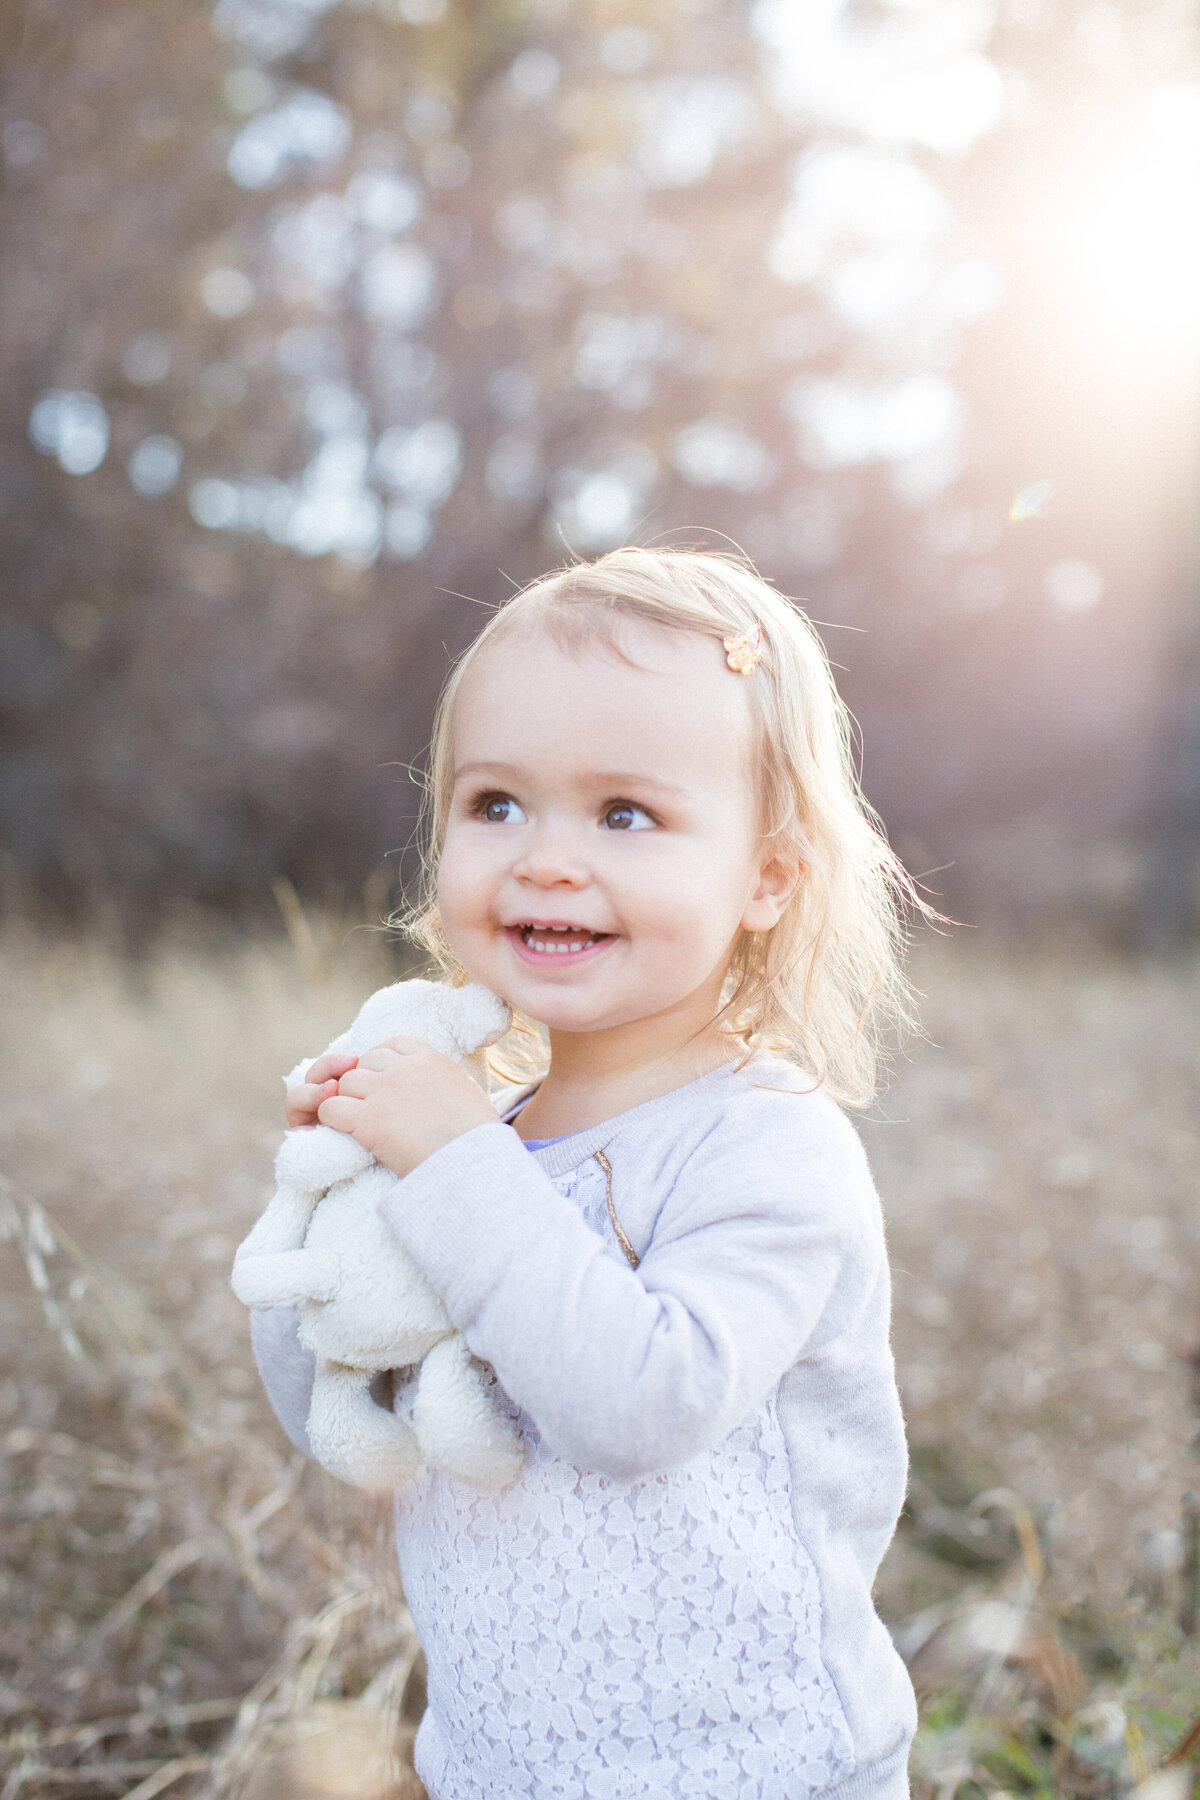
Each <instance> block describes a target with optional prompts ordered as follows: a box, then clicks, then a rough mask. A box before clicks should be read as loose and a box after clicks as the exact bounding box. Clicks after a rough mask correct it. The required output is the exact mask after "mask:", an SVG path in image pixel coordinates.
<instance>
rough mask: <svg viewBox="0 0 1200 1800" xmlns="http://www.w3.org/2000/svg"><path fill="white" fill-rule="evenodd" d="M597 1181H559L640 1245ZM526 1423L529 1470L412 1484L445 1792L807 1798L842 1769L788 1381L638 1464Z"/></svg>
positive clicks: (844, 1760) (426, 1745)
mask: <svg viewBox="0 0 1200 1800" xmlns="http://www.w3.org/2000/svg"><path fill="white" fill-rule="evenodd" d="M595 1185H596V1184H595V1183H594V1182H593V1181H592V1180H591V1179H590V1178H589V1177H588V1175H587V1171H586V1168H585V1169H584V1170H580V1171H576V1172H575V1173H574V1175H573V1176H572V1177H569V1178H567V1179H566V1180H564V1181H563V1182H562V1183H561V1184H560V1186H561V1187H562V1189H563V1190H564V1191H566V1192H568V1193H569V1194H572V1195H573V1197H574V1198H575V1199H576V1201H577V1203H578V1204H579V1205H580V1209H581V1211H582V1213H583V1215H584V1217H585V1219H587V1221H588V1223H589V1224H590V1225H591V1226H592V1228H593V1229H594V1230H596V1231H597V1232H600V1233H602V1234H603V1235H604V1237H605V1240H606V1243H608V1244H609V1248H610V1249H611V1250H612V1251H613V1253H614V1254H616V1255H617V1256H620V1255H621V1251H620V1249H619V1246H617V1244H616V1242H615V1240H612V1241H611V1242H610V1241H609V1240H610V1239H611V1238H612V1234H611V1228H610V1227H609V1225H608V1221H607V1217H606V1212H605V1202H604V1189H603V1181H602V1178H601V1183H600V1188H599V1199H598V1206H597V1204H596V1200H597V1197H596V1194H595V1193H594V1192H593V1189H594V1188H595ZM522 1424H523V1425H524V1427H525V1429H526V1435H527V1439H528V1447H527V1458H526V1465H525V1470H524V1473H523V1475H522V1477H521V1479H520V1480H519V1481H518V1482H517V1484H516V1486H515V1487H513V1488H510V1489H508V1490H507V1491H506V1492H504V1493H501V1494H479V1493H476V1492H474V1491H473V1490H471V1489H469V1488H467V1487H465V1486H463V1485H462V1484H460V1483H458V1482H456V1481H453V1480H451V1479H448V1478H446V1477H444V1476H439V1475H433V1474H426V1475H424V1476H423V1477H422V1478H421V1479H420V1480H419V1481H418V1482H416V1483H414V1484H413V1485H412V1486H411V1487H410V1488H408V1489H406V1490H405V1491H404V1492H403V1493H402V1494H401V1495H400V1496H399V1497H398V1501H397V1530H398V1539H399V1548H400V1560H401V1566H402V1571H403V1576H404V1585H405V1591H406V1593H407V1596H408V1600H409V1604H410V1606H411V1608H412V1612H413V1617H414V1620H415V1622H416V1625H417V1629H418V1631H419V1633H420V1636H421V1641H422V1643H423V1645H424V1647H425V1652H426V1656H427V1659H428V1664H429V1711H428V1713H427V1715H426V1719H425V1722H424V1724H423V1726H422V1729H421V1740H420V1746H419V1749H420V1752H421V1754H420V1764H421V1770H422V1774H423V1775H424V1778H425V1780H426V1781H427V1782H428V1783H429V1784H430V1787H431V1791H432V1792H433V1793H434V1794H436V1796H437V1800H478V1796H479V1795H481V1794H486V1795H487V1796H488V1800H509V1796H517V1795H522V1796H529V1797H530V1800H541V1797H542V1796H546V1797H549V1796H554V1797H555V1800H650V1797H654V1796H668V1795H670V1796H685V1795H686V1796H696V1797H697V1800H802V1797H803V1796H806V1795H810V1794H812V1793H814V1792H817V1791H819V1790H821V1789H822V1788H826V1787H828V1786H830V1785H832V1784H833V1783H834V1782H836V1781H838V1780H840V1779H842V1778H844V1777H845V1776H846V1775H847V1774H848V1773H849V1772H850V1770H851V1768H852V1766H853V1750H852V1746H851V1742H850V1736H849V1731H848V1729H847V1725H846V1720H845V1715H844V1713H843V1711H842V1707H841V1702H840V1700H839V1698H838V1695H837V1692H836V1690H835V1688H834V1686H833V1684H832V1682H831V1681H830V1679H829V1676H828V1674H827V1673H826V1671H825V1669H824V1667H823V1665H822V1662H821V1656H820V1626H821V1618H820V1604H821V1603H820V1594H819V1592H818V1584H817V1577H816V1571H815V1569H814V1567H813V1564H812V1561H811V1558H810V1557H809V1555H808V1553H807V1551H806V1550H805V1549H804V1547H803V1545H802V1544H801V1543H800V1542H799V1540H798V1539H797V1537H796V1533H795V1528H794V1525H793V1522H792V1515H791V1505H790V1500H789V1495H788V1463H787V1452H786V1446H785V1444H784V1440H783V1434H782V1431H781V1430H780V1426H779V1422H778V1419H777V1418H776V1416H775V1407H774V1401H773V1399H771V1400H768V1402H767V1403H766V1404H765V1405H764V1406H763V1407H762V1408H761V1409H760V1410H759V1412H758V1413H757V1414H755V1415H754V1416H753V1417H752V1418H751V1419H749V1420H747V1421H746V1423H745V1424H744V1425H742V1426H741V1427H740V1428H739V1429H738V1430H737V1431H735V1432H733V1433H732V1434H731V1435H730V1436H729V1437H727V1438H726V1439H725V1441H724V1442H723V1443H722V1444H720V1445H718V1447H717V1448H716V1449H715V1450H713V1451H711V1452H709V1453H707V1454H705V1455H702V1456H698V1457H695V1458H694V1459H693V1460H692V1461H691V1462H690V1463H688V1464H687V1465H685V1466H684V1467H683V1468H682V1469H678V1470H675V1471H673V1472H672V1473H670V1474H667V1475H659V1476H655V1477H653V1478H652V1479H650V1480H647V1481H642V1482H634V1483H627V1482H621V1481H614V1480H611V1479H610V1478H609V1477H607V1476H604V1475H601V1474H598V1473H596V1472H594V1471H584V1470H580V1469H576V1468H574V1467H573V1466H571V1465H570V1464H568V1463H565V1462H563V1461H561V1460H559V1459H558V1458H556V1457H554V1456H552V1455H551V1454H550V1452H549V1451H548V1450H547V1449H546V1447H545V1446H544V1445H543V1444H542V1443H541V1442H540V1440H539V1439H538V1437H537V1434H536V1432H535V1431H534V1430H533V1428H532V1425H531V1424H530V1423H529V1421H527V1420H523V1421H522Z"/></svg>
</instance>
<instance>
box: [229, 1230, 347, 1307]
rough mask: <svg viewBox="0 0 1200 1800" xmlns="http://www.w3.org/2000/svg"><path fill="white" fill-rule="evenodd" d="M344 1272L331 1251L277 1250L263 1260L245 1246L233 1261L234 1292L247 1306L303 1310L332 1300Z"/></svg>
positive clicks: (266, 1254) (262, 1257)
mask: <svg viewBox="0 0 1200 1800" xmlns="http://www.w3.org/2000/svg"><path fill="white" fill-rule="evenodd" d="M340 1276H341V1271H340V1269H339V1267H338V1264H337V1260H336V1258H334V1257H332V1256H330V1254H329V1252H328V1251H327V1250H277V1251H274V1252H270V1251H269V1252H266V1253H264V1254H263V1255H261V1256H256V1255H254V1253H253V1252H250V1253H247V1251H246V1246H245V1245H244V1244H243V1245H242V1248H241V1249H240V1250H239V1251H238V1253H237V1255H236V1256H235V1257H234V1259H233V1277H232V1285H233V1291H234V1293H235V1294H236V1295H237V1297H238V1299H239V1300H240V1301H241V1303H242V1305H243V1306H299V1305H300V1303H301V1301H303V1300H313V1301H325V1300H332V1299H333V1297H334V1295H335V1294H336V1293H337V1290H338V1282H339V1279H340Z"/></svg>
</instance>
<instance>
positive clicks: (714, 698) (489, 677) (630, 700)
mask: <svg viewBox="0 0 1200 1800" xmlns="http://www.w3.org/2000/svg"><path fill="white" fill-rule="evenodd" d="M745 687H746V678H745V677H744V676H741V675H735V674H733V673H732V672H731V671H730V670H729V668H728V667H727V666H726V663H725V654H724V651H723V649H722V647H721V644H720V641H719V640H718V639H717V638H715V637H714V638H708V637H702V636H700V635H699V634H697V633H694V632H683V631H671V630H668V629H665V628H663V627H659V626H655V625H652V624H648V623H645V622H643V621H641V620H637V619H621V620H620V621H619V622H615V629H614V632H613V641H611V642H610V641H608V640H607V639H606V638H605V637H602V636H597V637H596V638H594V639H592V640H589V641H587V642H585V643H584V644H581V645H580V646H578V647H573V648H571V649H565V648H563V647H561V646H560V645H559V644H558V643H556V642H555V640H554V638H553V637H552V636H551V634H550V632H549V631H547V630H546V629H544V628H540V627H534V628H532V629H528V630H521V631H513V632H511V633H501V634H499V635H498V636H497V637H496V638H495V639H493V640H492V641H490V642H489V643H487V644H485V645H484V646H483V648H482V649H481V650H480V651H479V653H478V655H477V656H476V658H475V660H474V661H473V662H472V664H471V666H470V667H469V668H468V669H467V671H466V672H465V674H464V676H463V680H462V684H461V686H460V688H459V690H458V695H457V698H456V701H455V707H454V720H453V750H454V764H455V766H456V767H457V766H459V765H461V764H462V763H466V762H475V761H492V762H504V763H508V764H511V765H512V766H513V767H515V768H524V767H529V769H530V771H531V772H541V773H545V772H546V770H547V769H551V768H553V769H556V770H558V771H560V772H561V773H562V774H563V775H579V776H585V775H586V773H587V771H588V769H589V768H592V769H602V770H622V771H627V772H629V773H630V774H644V775H645V776H646V777H647V779H654V778H655V777H657V778H658V779H660V780H663V781H670V782H671V783H673V784H675V785H678V786H681V787H684V788H686V789H689V790H690V789H694V788H696V787H697V786H701V785H702V786H705V787H707V786H710V785H712V784H713V783H714V782H725V783H728V782H739V783H740V782H742V781H744V780H745V779H746V776H747V773H748V770H749V766H750V757H749V752H750V746H751V742H752V737H753V719H752V711H751V697H750V696H749V695H748V694H747V693H746V692H745V691H744V690H745Z"/></svg>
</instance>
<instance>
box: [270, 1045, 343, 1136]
mask: <svg viewBox="0 0 1200 1800" xmlns="http://www.w3.org/2000/svg"><path fill="white" fill-rule="evenodd" d="M357 1061H358V1058H357V1056H334V1055H332V1054H330V1053H329V1052H328V1051H327V1052H326V1053H325V1055H324V1056H318V1058H317V1060H316V1062H315V1063H314V1064H313V1066H312V1068H311V1069H310V1070H309V1071H308V1080H307V1081H306V1082H305V1083H304V1084H303V1086H301V1087H294V1088H289V1089H288V1093H287V1098H286V1100H285V1101H284V1103H283V1110H284V1113H285V1115H286V1117H287V1122H288V1126H289V1128H292V1127H295V1126H297V1125H315V1124H316V1122H317V1109H318V1108H319V1107H320V1105H321V1102H322V1100H328V1099H330V1098H331V1097H332V1096H333V1095H334V1094H336V1093H337V1091H338V1080H339V1077H341V1076H342V1075H348V1074H349V1073H350V1070H351V1069H352V1068H353V1067H354V1065H355V1063H357Z"/></svg>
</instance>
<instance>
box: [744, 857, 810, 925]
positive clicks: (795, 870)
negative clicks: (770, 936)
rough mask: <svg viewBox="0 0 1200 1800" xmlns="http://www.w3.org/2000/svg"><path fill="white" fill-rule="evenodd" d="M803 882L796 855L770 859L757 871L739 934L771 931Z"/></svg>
mask: <svg viewBox="0 0 1200 1800" xmlns="http://www.w3.org/2000/svg"><path fill="white" fill-rule="evenodd" d="M803 880H804V864H803V862H802V861H801V860H800V856H799V853H798V852H796V851H793V852H791V854H780V855H778V856H772V857H770V858H769V859H768V861H766V862H764V863H763V864H762V865H761V867H760V868H759V871H758V879H757V880H756V882H755V884H754V887H753V889H752V890H751V894H750V898H749V900H748V901H747V902H746V910H745V911H744V912H743V914H742V917H741V927H742V930H743V931H770V929H771V927H772V926H773V925H777V924H778V923H779V920H780V917H781V916H782V914H783V911H784V909H785V907H786V906H787V903H788V901H789V900H790V899H791V897H792V895H793V894H794V893H795V892H796V889H797V888H798V887H799V886H800V883H801V882H802V881H803Z"/></svg>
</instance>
